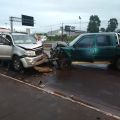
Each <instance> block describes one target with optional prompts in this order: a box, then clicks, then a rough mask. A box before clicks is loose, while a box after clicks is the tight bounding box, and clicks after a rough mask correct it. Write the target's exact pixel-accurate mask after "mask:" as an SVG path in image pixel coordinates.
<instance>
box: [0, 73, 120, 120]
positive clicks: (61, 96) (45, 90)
mask: <svg viewBox="0 0 120 120" xmlns="http://www.w3.org/2000/svg"><path fill="white" fill-rule="evenodd" d="M0 75H1V76H4V77H6V78H9V79H12V80H14V81H17V82H20V83H22V84H25V85H28V86H30V87H33V88H35V89H37V90H41V91H44V92H46V93H49V94H52V95H55V96H58V97H60V98H62V99H65V100H68V101H71V102H73V103H77V104H79V105H82V106H85V107H87V108H90V109H92V110H95V111H98V112H100V113H103V114H104V115H107V116H109V117H113V118H116V119H118V120H120V116H117V115H114V114H112V113H109V112H106V111H104V110H101V109H98V108H96V107H93V106H90V105H87V104H85V103H83V102H79V101H76V100H73V99H72V98H69V97H65V96H63V95H60V94H57V93H56V92H54V91H52V90H47V89H43V88H40V87H37V86H35V85H32V84H30V83H26V82H24V81H21V80H19V79H16V78H13V77H10V76H7V75H4V74H2V73H0Z"/></svg>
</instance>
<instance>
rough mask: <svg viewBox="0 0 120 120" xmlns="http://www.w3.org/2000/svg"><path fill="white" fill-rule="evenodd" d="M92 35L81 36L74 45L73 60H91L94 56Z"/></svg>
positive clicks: (93, 37) (93, 38)
mask: <svg viewBox="0 0 120 120" xmlns="http://www.w3.org/2000/svg"><path fill="white" fill-rule="evenodd" d="M94 41H95V36H94V35H86V36H83V37H81V38H80V39H79V40H78V41H77V42H76V43H75V44H74V45H73V48H74V51H73V57H74V60H75V61H93V59H94V58H93V57H94Z"/></svg>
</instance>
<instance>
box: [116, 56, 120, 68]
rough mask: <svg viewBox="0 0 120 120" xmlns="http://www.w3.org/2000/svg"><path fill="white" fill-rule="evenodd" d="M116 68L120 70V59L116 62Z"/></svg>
mask: <svg viewBox="0 0 120 120" xmlns="http://www.w3.org/2000/svg"><path fill="white" fill-rule="evenodd" d="M116 68H117V69H118V70H120V58H118V59H117V61H116Z"/></svg>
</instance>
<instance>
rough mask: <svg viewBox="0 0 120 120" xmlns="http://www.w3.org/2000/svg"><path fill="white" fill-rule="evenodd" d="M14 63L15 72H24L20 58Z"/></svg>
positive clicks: (16, 57) (16, 58) (14, 59)
mask: <svg viewBox="0 0 120 120" xmlns="http://www.w3.org/2000/svg"><path fill="white" fill-rule="evenodd" d="M12 62H13V68H14V70H15V71H19V72H22V71H23V70H24V68H23V65H22V63H21V61H20V58H19V57H18V56H15V57H14V58H13V61H12Z"/></svg>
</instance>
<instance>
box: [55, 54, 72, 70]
mask: <svg viewBox="0 0 120 120" xmlns="http://www.w3.org/2000/svg"><path fill="white" fill-rule="evenodd" d="M56 62H57V65H58V68H60V69H63V68H70V67H71V61H70V60H69V59H68V58H67V56H66V55H65V53H60V54H59V57H58V60H57V61H56Z"/></svg>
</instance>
